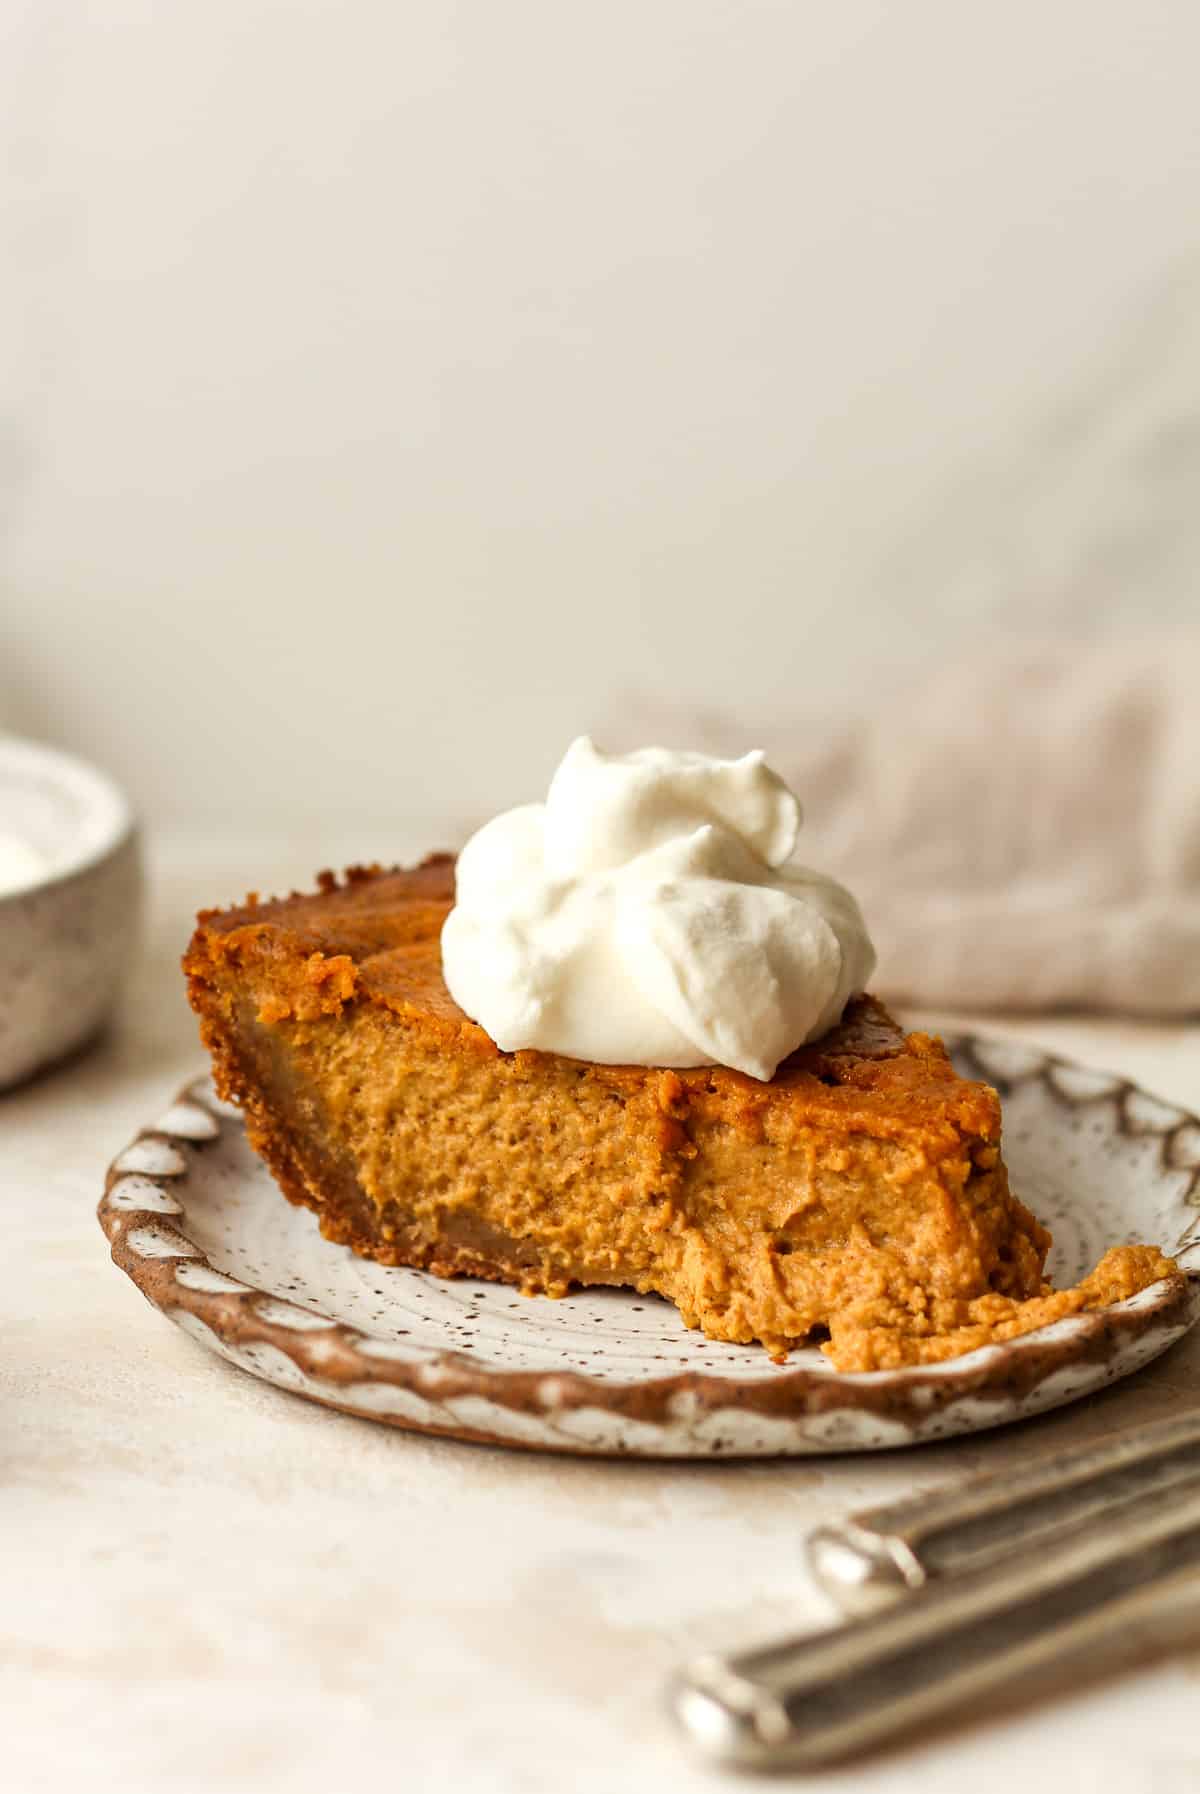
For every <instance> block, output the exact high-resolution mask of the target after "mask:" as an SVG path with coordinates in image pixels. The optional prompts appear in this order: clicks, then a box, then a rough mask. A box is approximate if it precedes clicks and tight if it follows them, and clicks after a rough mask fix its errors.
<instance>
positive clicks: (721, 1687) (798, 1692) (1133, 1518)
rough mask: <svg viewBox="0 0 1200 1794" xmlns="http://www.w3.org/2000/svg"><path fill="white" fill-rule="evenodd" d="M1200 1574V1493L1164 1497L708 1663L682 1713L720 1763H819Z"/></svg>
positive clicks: (684, 1696)
mask: <svg viewBox="0 0 1200 1794" xmlns="http://www.w3.org/2000/svg"><path fill="white" fill-rule="evenodd" d="M1197 1568H1200V1490H1196V1491H1192V1492H1190V1494H1189V1495H1188V1496H1187V1497H1186V1498H1181V1496H1180V1492H1179V1491H1178V1490H1169V1491H1165V1492H1162V1493H1160V1494H1157V1495H1152V1496H1148V1497H1147V1498H1146V1500H1145V1501H1144V1502H1143V1503H1142V1504H1141V1505H1140V1506H1139V1507H1138V1508H1137V1509H1136V1510H1134V1511H1132V1512H1131V1513H1129V1514H1127V1515H1126V1516H1125V1519H1124V1521H1123V1523H1122V1525H1121V1526H1120V1527H1119V1528H1114V1527H1112V1526H1111V1524H1106V1523H1104V1522H1100V1523H1098V1524H1095V1525H1093V1526H1090V1527H1087V1528H1084V1529H1083V1530H1082V1531H1080V1532H1078V1533H1073V1534H1071V1535H1069V1536H1068V1538H1067V1539H1066V1540H1065V1541H1064V1542H1063V1543H1062V1544H1061V1545H1060V1546H1058V1547H1056V1548H1055V1549H1054V1550H1053V1551H1051V1552H1048V1553H1045V1554H1043V1553H1034V1554H1025V1555H1022V1556H1021V1557H1019V1558H1017V1559H1015V1560H1010V1561H1007V1562H1004V1561H1002V1562H1000V1563H996V1564H993V1565H991V1566H989V1567H987V1568H984V1569H979V1570H973V1571H965V1572H963V1573H962V1574H960V1575H957V1576H953V1577H948V1578H946V1579H945V1580H943V1581H941V1582H930V1583H929V1584H927V1586H926V1587H925V1588H923V1589H921V1590H919V1591H918V1592H916V1593H915V1594H913V1595H911V1596H910V1597H909V1598H908V1599H907V1600H905V1601H901V1602H897V1603H896V1604H894V1605H893V1606H892V1607H891V1608H889V1609H887V1610H886V1611H884V1612H882V1613H878V1614H876V1615H874V1616H872V1617H870V1618H867V1619H860V1620H852V1621H850V1622H849V1623H848V1624H845V1625H842V1626H839V1627H837V1628H836V1629H834V1630H833V1631H829V1632H821V1633H815V1634H809V1635H808V1636H806V1637H802V1638H795V1639H786V1640H783V1641H781V1642H780V1643H778V1644H776V1645H771V1646H767V1647H765V1648H763V1649H760V1650H755V1651H748V1652H744V1653H741V1654H739V1655H737V1656H733V1657H725V1658H723V1657H717V1656H709V1657H704V1658H702V1659H700V1660H699V1661H697V1662H695V1663H693V1664H691V1665H690V1666H689V1667H688V1668H687V1669H686V1670H685V1671H684V1672H683V1673H682V1674H681V1675H680V1676H679V1677H678V1679H677V1680H676V1682H675V1684H674V1686H673V1689H672V1695H671V1702H672V1707H673V1710H674V1713H675V1716H676V1718H677V1719H678V1721H679V1723H680V1724H681V1725H682V1726H683V1727H684V1729H685V1730H686V1731H687V1732H688V1733H689V1735H690V1736H691V1738H692V1739H693V1740H694V1742H695V1743H696V1744H698V1745H699V1746H700V1748H701V1749H702V1750H703V1751H704V1752H705V1753H706V1754H707V1755H708V1756H709V1757H711V1758H713V1759H715V1760H716V1761H718V1762H722V1763H725V1764H730V1765H742V1766H746V1767H757V1768H784V1767H793V1768H797V1767H798V1768H804V1767H809V1766H815V1765H817V1764H820V1763H826V1762H830V1761H833V1760H835V1759H836V1758H838V1757H844V1756H849V1755H852V1754H854V1753H856V1752H858V1751H860V1750H863V1749H865V1748H867V1747H868V1746H870V1745H874V1744H878V1743H880V1742H882V1741H883V1740H884V1739H886V1738H888V1737H890V1736H892V1735H893V1734H896V1733H899V1732H903V1731H907V1730H908V1729H910V1728H911V1727H912V1726H914V1725H915V1724H917V1723H919V1722H920V1721H923V1720H928V1719H932V1718H935V1717H938V1716H940V1715H943V1714H946V1713H949V1712H951V1711H953V1710H954V1709H956V1708H960V1707H962V1706H963V1705H964V1704H965V1703H968V1702H971V1701H976V1700H978V1699H979V1698H980V1697H981V1696H984V1695H992V1694H995V1693H997V1692H999V1691H1001V1690H1003V1689H1005V1688H1006V1687H1009V1686H1013V1685H1015V1686H1020V1685H1022V1684H1024V1683H1025V1682H1026V1681H1027V1679H1028V1678H1029V1677H1030V1676H1031V1674H1032V1673H1033V1672H1036V1671H1039V1670H1043V1669H1045V1668H1046V1667H1047V1666H1049V1665H1051V1664H1053V1663H1054V1662H1055V1660H1056V1659H1058V1658H1060V1656H1061V1655H1062V1654H1063V1653H1064V1652H1067V1651H1074V1650H1075V1649H1076V1648H1077V1647H1080V1646H1083V1645H1087V1646H1089V1647H1091V1646H1093V1645H1096V1644H1099V1643H1101V1642H1102V1641H1104V1640H1105V1639H1110V1640H1111V1639H1112V1638H1114V1637H1115V1636H1118V1635H1119V1633H1120V1631H1121V1630H1122V1629H1123V1628H1125V1627H1126V1626H1128V1625H1129V1624H1130V1622H1131V1619H1132V1618H1133V1617H1136V1616H1138V1615H1139V1614H1141V1613H1144V1612H1145V1611H1147V1609H1149V1608H1152V1607H1153V1605H1154V1603H1155V1602H1156V1601H1159V1600H1161V1598H1162V1594H1163V1590H1164V1587H1165V1585H1166V1584H1167V1583H1168V1582H1170V1581H1173V1580H1174V1579H1175V1578H1177V1577H1178V1576H1179V1575H1180V1574H1181V1573H1183V1572H1189V1573H1190V1572H1191V1571H1193V1570H1195V1569H1197Z"/></svg>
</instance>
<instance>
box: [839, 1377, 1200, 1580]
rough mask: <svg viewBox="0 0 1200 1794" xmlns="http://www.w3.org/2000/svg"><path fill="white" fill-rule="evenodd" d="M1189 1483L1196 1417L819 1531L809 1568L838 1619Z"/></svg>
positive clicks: (1199, 1445)
mask: <svg viewBox="0 0 1200 1794" xmlns="http://www.w3.org/2000/svg"><path fill="white" fill-rule="evenodd" d="M1189 1483H1191V1484H1195V1485H1196V1486H1197V1487H1198V1488H1200V1412H1198V1413H1193V1414H1188V1415H1184V1416H1182V1417H1180V1418H1176V1419H1173V1420H1167V1421H1159V1422H1158V1423H1157V1424H1156V1425H1154V1426H1149V1427H1143V1428H1140V1429H1139V1430H1138V1431H1136V1432H1134V1433H1128V1432H1124V1433H1110V1434H1108V1435H1106V1436H1105V1437H1103V1438H1101V1439H1098V1440H1096V1441H1095V1442H1094V1443H1093V1444H1091V1445H1087V1446H1084V1447H1082V1448H1074V1449H1072V1450H1071V1451H1067V1452H1054V1453H1050V1454H1043V1455H1042V1456H1040V1457H1036V1458H1034V1459H1032V1460H1031V1461H1027V1462H1025V1463H1023V1464H1020V1465H1017V1466H1016V1467H1015V1468H1014V1469H1010V1470H1006V1471H1003V1472H1001V1473H1000V1474H999V1475H997V1476H987V1477H976V1478H974V1479H973V1480H972V1481H970V1482H967V1483H965V1484H964V1485H963V1486H962V1487H961V1488H957V1489H950V1490H947V1491H944V1492H939V1493H937V1494H933V1495H921V1496H916V1497H911V1498H909V1499H907V1500H904V1501H898V1502H893V1503H890V1504H889V1505H888V1506H886V1507H877V1508H869V1509H867V1510H865V1511H863V1512H860V1513H856V1514H853V1515H851V1517H850V1518H849V1519H848V1520H844V1521H842V1522H840V1523H839V1524H836V1525H830V1526H822V1527H819V1528H818V1529H817V1530H816V1531H815V1532H813V1533H811V1534H810V1535H809V1538H808V1541H807V1546H806V1550H807V1555H808V1561H809V1567H810V1568H811V1570H812V1572H813V1574H814V1576H815V1577H816V1579H817V1581H818V1582H819V1583H820V1584H821V1586H822V1588H823V1589H824V1590H825V1592H826V1594H828V1595H830V1596H831V1597H832V1599H833V1600H834V1601H835V1602H836V1603H837V1605H838V1606H839V1607H840V1608H841V1609H842V1611H843V1612H845V1613H852V1614H861V1613H869V1612H873V1611H875V1610H876V1609H877V1608H879V1607H881V1606H884V1605H887V1604H889V1603H890V1602H891V1601H893V1600H894V1599H895V1598H896V1597H897V1596H898V1595H903V1594H906V1593H908V1591H909V1590H911V1589H916V1588H920V1587H922V1586H923V1585H924V1584H925V1583H926V1582H928V1581H930V1580H932V1579H934V1578H937V1577H940V1576H949V1575H954V1574H957V1573H960V1572H961V1571H963V1570H964V1569H970V1568H973V1567H976V1566H978V1565H980V1564H983V1563H987V1562H990V1561H992V1560H994V1559H995V1558H997V1557H999V1556H1001V1555H1003V1554H1005V1553H1006V1552H1016V1551H1029V1550H1036V1549H1050V1548H1055V1547H1056V1546H1057V1541H1058V1539H1059V1538H1060V1537H1061V1535H1062V1533H1063V1532H1065V1531H1067V1530H1069V1529H1073V1528H1075V1527H1077V1526H1078V1525H1080V1523H1082V1522H1085V1521H1090V1520H1092V1519H1098V1518H1101V1517H1103V1516H1105V1515H1108V1516H1109V1517H1110V1518H1111V1519H1112V1520H1113V1522H1114V1524H1115V1523H1117V1522H1118V1521H1119V1517H1120V1515H1121V1514H1122V1512H1123V1511H1125V1510H1126V1509H1127V1508H1129V1507H1130V1506H1131V1504H1134V1503H1137V1502H1140V1501H1142V1500H1143V1499H1144V1498H1145V1496H1146V1495H1147V1494H1149V1493H1153V1492H1155V1491H1156V1490H1159V1489H1168V1488H1182V1487H1184V1486H1185V1485H1187V1484H1189Z"/></svg>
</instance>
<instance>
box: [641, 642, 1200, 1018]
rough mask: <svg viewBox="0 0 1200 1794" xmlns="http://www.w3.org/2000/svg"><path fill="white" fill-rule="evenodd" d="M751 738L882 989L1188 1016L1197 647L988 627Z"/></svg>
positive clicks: (1197, 917) (1195, 891)
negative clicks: (954, 653)
mask: <svg viewBox="0 0 1200 1794" xmlns="http://www.w3.org/2000/svg"><path fill="white" fill-rule="evenodd" d="M663 720H664V719H663V718H662V717H661V716H660V717H659V718H658V724H659V725H660V732H661V725H662V723H663ZM680 722H682V719H678V720H677V723H676V724H675V727H676V728H678V726H679V723H680ZM707 733H708V734H709V737H710V739H709V740H708V741H705V742H698V743H695V745H701V746H706V747H718V746H719V747H720V749H721V751H728V750H729V749H730V747H731V746H733V747H737V746H738V745H740V744H739V743H738V742H737V741H731V739H730V732H729V731H728V730H727V729H726V728H725V727H724V726H722V725H721V724H719V723H717V724H715V725H714V723H713V720H712V719H710V723H709V727H708V730H707ZM716 735H719V736H720V737H721V739H720V741H719V742H718V741H716V740H715V739H713V737H714V736H716ZM737 735H738V736H741V735H742V729H741V728H740V727H739V729H738V730H737ZM680 739H681V740H682V739H683V737H682V736H681V737H680ZM689 745H691V743H690V742H689ZM761 745H762V746H763V747H765V748H766V750H767V758H768V760H770V761H771V762H772V764H773V765H775V766H776V767H777V768H778V770H779V771H780V772H781V773H782V774H783V775H784V777H785V778H787V779H788V781H789V783H791V784H792V785H793V786H794V788H795V789H796V791H797V792H798V793H799V794H800V797H801V798H802V800H803V803H804V809H805V827H804V830H803V833H802V835H801V838H800V849H799V857H800V858H801V860H803V861H805V862H806V863H808V864H811V865H814V866H818V867H821V868H822V869H824V870H828V871H831V872H833V873H835V874H836V875H837V876H838V877H839V878H841V879H843V880H844V881H845V882H846V883H847V884H848V885H849V886H850V888H851V890H852V891H854V893H855V895H856V896H857V897H858V899H859V901H860V903H861V904H862V907H863V911H864V913H865V915H866V918H867V923H868V925H869V927H870V929H871V932H872V935H873V936H874V939H875V944H876V947H877V948H878V951H879V970H878V972H877V974H876V977H875V979H874V981H873V988H874V989H876V990H877V991H878V992H879V993H880V994H881V995H884V996H886V997H889V998H891V999H893V1000H895V1001H897V1002H903V1003H908V1004H917V1005H921V1006H923V1007H927V1008H938V1009H1009V1010H1035V1009H1052V1008H1073V1009H1090V1010H1108V1011H1117V1012H1124V1013H1127V1014H1130V1015H1142V1016H1172V1015H1173V1016H1180V1015H1186V1014H1189V1013H1197V1012H1200V641H1196V640H1189V639H1185V640H1180V639H1178V638H1176V639H1174V640H1171V641H1169V642H1163V641H1159V642H1158V643H1157V644H1154V643H1152V642H1150V641H1148V640H1147V641H1139V642H1136V643H1130V642H1124V643H1113V642H1110V643H1108V644H1101V645H1087V644H1084V645H1080V644H1076V643H1073V642H1068V641H1063V642H1057V643H1056V642H1047V643H1041V644H1038V645H1036V646H1030V647H1028V648H1025V649H1022V650H1012V649H1005V650H1003V651H1001V652H997V650H996V646H995V643H994V642H989V643H988V644H987V646H986V647H984V648H980V649H977V651H976V652H975V653H974V654H973V655H972V656H971V657H970V658H969V659H967V660H965V661H959V662H956V663H954V664H947V665H944V666H943V667H942V668H941V669H939V670H938V671H937V672H936V673H935V674H932V675H927V676H926V677H925V680H924V682H923V683H919V684H917V685H915V686H909V687H908V688H906V689H905V690H903V691H895V692H893V693H891V694H890V695H889V696H887V697H886V698H885V699H884V700H883V701H882V702H881V701H879V700H877V699H872V700H870V701H869V703H864V707H863V709H862V711H861V712H860V713H858V714H853V713H850V712H848V711H847V712H846V713H844V714H843V715H842V716H841V717H840V718H838V719H835V720H834V722H833V723H832V724H829V725H825V726H822V727H821V728H819V729H818V728H816V727H813V726H812V725H809V724H801V723H797V724H795V725H794V726H790V725H788V724H787V723H784V724H782V725H780V726H778V727H776V728H774V729H766V730H764V731H763V732H762V739H761Z"/></svg>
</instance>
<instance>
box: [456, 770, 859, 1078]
mask: <svg viewBox="0 0 1200 1794" xmlns="http://www.w3.org/2000/svg"><path fill="white" fill-rule="evenodd" d="M800 823H801V810H800V805H799V803H798V801H797V799H796V798H795V796H794V795H793V793H792V792H791V791H790V790H789V789H788V787H787V785H785V784H784V782H783V780H782V779H781V778H779V776H778V775H777V774H776V773H774V772H773V771H772V770H771V768H770V767H769V766H768V765H767V764H766V760H765V758H764V756H763V755H762V753H760V752H757V751H756V752H754V753H750V754H746V755H744V756H743V757H742V758H741V759H739V760H720V759H716V758H713V757H711V756H709V755H706V754H696V753H677V752H674V751H672V750H670V749H667V748H657V747H651V748H642V749H639V750H638V751H637V752H636V753H632V754H613V755H607V754H604V753H602V752H601V751H600V750H599V749H598V748H597V747H596V746H595V745H594V743H593V742H592V741H591V740H589V738H588V737H587V736H580V738H579V739H578V740H577V741H575V742H573V743H572V744H571V746H570V748H568V750H567V753H566V755H565V756H564V758H563V760H562V763H561V764H560V766H559V768H558V770H557V772H556V773H555V775H554V778H553V780H552V782H551V785H550V790H549V794H548V796H547V799H546V802H545V803H544V804H523V805H521V806H519V807H518V808H517V809H514V810H509V811H506V812H505V813H504V814H503V815H501V816H497V817H495V818H494V819H493V821H491V822H489V823H487V824H486V825H485V826H484V827H483V828H481V829H480V830H479V831H478V832H477V833H476V834H475V835H473V836H472V837H471V839H470V841H468V843H467V845H466V847H465V848H464V849H463V851H462V854H461V856H460V858H459V861H458V868H457V883H456V901H455V906H454V908H453V909H452V910H451V912H450V914H449V916H448V917H447V919H446V923H445V926H444V928H443V931H442V962H443V969H444V972H445V978H446V984H447V986H448V988H449V990H450V993H451V995H452V996H453V997H454V999H455V1001H456V1002H457V1003H458V1004H459V1006H460V1007H461V1008H462V1009H463V1010H465V1011H466V1013H467V1014H468V1015H470V1016H472V1017H473V1018H474V1019H475V1020H476V1021H478V1022H479V1023H480V1025H481V1026H482V1027H483V1028H485V1029H486V1030H487V1032H488V1033H489V1034H490V1035H491V1037H492V1039H493V1040H494V1041H495V1042H496V1044H497V1045H498V1046H499V1047H501V1048H502V1049H503V1050H504V1051H506V1052H515V1051H519V1050H520V1049H522V1048H530V1047H532V1048H537V1049H539V1050H541V1051H543V1052H554V1053H561V1054H564V1055H566V1056H567V1057H570V1058H576V1059H590V1060H594V1061H597V1062H599V1063H603V1064H633V1065H670V1066H691V1065H730V1066H733V1067H735V1068H736V1069H738V1070H741V1071H744V1072H746V1073H747V1074H748V1075H749V1076H751V1077H755V1078H760V1079H763V1080H766V1079H768V1078H770V1077H771V1076H772V1075H773V1074H774V1071H775V1069H776V1067H777V1065H778V1064H779V1063H780V1061H781V1060H782V1059H785V1058H786V1057H787V1055H788V1054H789V1053H790V1052H792V1051H794V1049H795V1048H796V1047H798V1046H800V1045H801V1044H802V1043H803V1042H804V1041H806V1040H812V1039H815V1038H817V1037H818V1036H819V1035H820V1034H823V1033H824V1032H825V1031H826V1030H827V1029H828V1028H830V1027H831V1026H832V1025H833V1023H834V1022H836V1021H837V1020H838V1019H839V1017H840V1016H841V1013H842V1011H843V1009H844V1008H845V1005H846V1002H847V1001H848V999H849V998H850V997H851V996H852V995H854V994H855V993H856V992H858V991H860V990H862V988H863V986H864V984H865V982H866V980H867V978H868V977H869V976H870V974H871V971H872V970H873V968H874V964H875V954H874V950H873V948H872V946H871V942H870V939H869V938H868V935H867V931H866V928H865V927H864V925H863V920H862V917H861V915H860V914H859V911H858V906H857V905H856V904H855V902H854V899H853V897H852V896H851V895H850V893H849V892H848V891H847V890H845V889H844V888H843V887H842V886H841V885H839V884H837V883H836V882H835V881H834V880H832V879H829V878H825V877H823V876H822V875H821V874H820V873H816V872H810V871H807V870H805V869H804V868H803V867H800V866H797V865H795V864H794V863H793V860H792V855H793V852H794V849H795V845H796V839H797V835H798V833H799V829H800Z"/></svg>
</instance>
